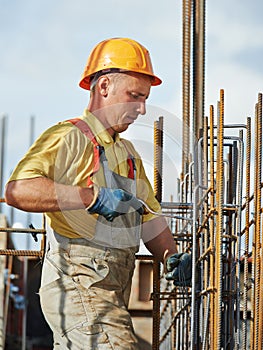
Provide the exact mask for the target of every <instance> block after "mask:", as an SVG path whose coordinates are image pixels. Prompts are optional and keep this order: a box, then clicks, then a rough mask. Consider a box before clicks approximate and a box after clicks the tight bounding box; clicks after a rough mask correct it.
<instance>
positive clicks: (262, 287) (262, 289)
mask: <svg viewBox="0 0 263 350" xmlns="http://www.w3.org/2000/svg"><path fill="white" fill-rule="evenodd" d="M257 114H258V119H259V120H260V126H261V129H260V131H261V134H260V141H261V149H260V150H261V153H260V169H259V170H258V171H261V170H262V94H261V93H259V94H258V103H257ZM260 184H261V173H260ZM261 192H262V186H261V185H260V194H261ZM260 198H261V197H260ZM261 206H262V203H261V202H260V210H261ZM260 218H261V215H260ZM262 225H263V222H262V220H261V221H260V234H259V233H258V235H259V236H260V237H259V241H260V252H259V266H260V269H259V286H258V288H259V292H258V296H259V301H258V312H259V316H258V317H259V319H258V327H259V331H258V332H259V334H258V348H259V349H262V346H263V342H262V340H263V339H262V328H263V315H262V308H263V296H262V293H263V261H262V259H263V253H262Z"/></svg>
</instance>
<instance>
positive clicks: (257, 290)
mask: <svg viewBox="0 0 263 350" xmlns="http://www.w3.org/2000/svg"><path fill="white" fill-rule="evenodd" d="M256 128H257V132H256V135H257V138H256V152H255V155H256V161H255V194H254V196H255V211H254V215H255V226H254V242H253V247H254V251H253V253H254V254H253V264H254V291H253V295H254V305H253V308H254V315H253V318H254V325H253V326H254V327H253V347H252V349H259V347H258V346H259V313H260V312H261V310H259V300H260V258H261V256H260V255H261V254H260V250H261V237H260V232H261V171H262V115H260V114H259V113H258V103H257V104H256Z"/></svg>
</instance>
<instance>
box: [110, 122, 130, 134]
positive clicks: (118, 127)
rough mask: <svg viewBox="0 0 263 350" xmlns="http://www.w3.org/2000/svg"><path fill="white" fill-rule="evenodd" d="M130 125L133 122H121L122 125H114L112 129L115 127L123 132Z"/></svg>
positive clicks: (117, 130) (116, 130) (119, 131)
mask: <svg viewBox="0 0 263 350" xmlns="http://www.w3.org/2000/svg"><path fill="white" fill-rule="evenodd" d="M130 125H131V124H128V123H125V124H120V125H116V126H114V127H113V128H112V129H113V130H114V131H115V132H118V133H121V132H124V131H126V130H127V129H128V127H129V126H130Z"/></svg>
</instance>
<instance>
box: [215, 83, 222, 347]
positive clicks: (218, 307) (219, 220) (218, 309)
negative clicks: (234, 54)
mask: <svg viewBox="0 0 263 350" xmlns="http://www.w3.org/2000/svg"><path fill="white" fill-rule="evenodd" d="M223 125H224V91H223V90H222V89H221V90H220V101H219V114H218V118H217V126H218V127H217V140H218V145H217V172H216V188H217V190H216V207H217V227H216V289H217V293H216V323H215V324H216V325H217V329H216V349H217V350H220V349H221V336H222V333H221V332H222V311H221V307H222V272H223V266H222V235H223V196H224V188H223V185H224V163H223V160H224V158H223V156H224V150H223V139H224V128H223Z"/></svg>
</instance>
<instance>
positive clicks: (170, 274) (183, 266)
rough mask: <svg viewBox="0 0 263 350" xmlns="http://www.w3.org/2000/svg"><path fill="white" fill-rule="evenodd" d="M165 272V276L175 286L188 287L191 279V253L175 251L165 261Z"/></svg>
mask: <svg viewBox="0 0 263 350" xmlns="http://www.w3.org/2000/svg"><path fill="white" fill-rule="evenodd" d="M165 264H166V269H167V273H166V275H165V278H166V279H167V280H172V281H173V283H174V285H175V286H181V287H190V286H191V281H192V255H191V254H188V253H175V254H173V255H171V256H169V257H168V258H167V260H166V262H165Z"/></svg>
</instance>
